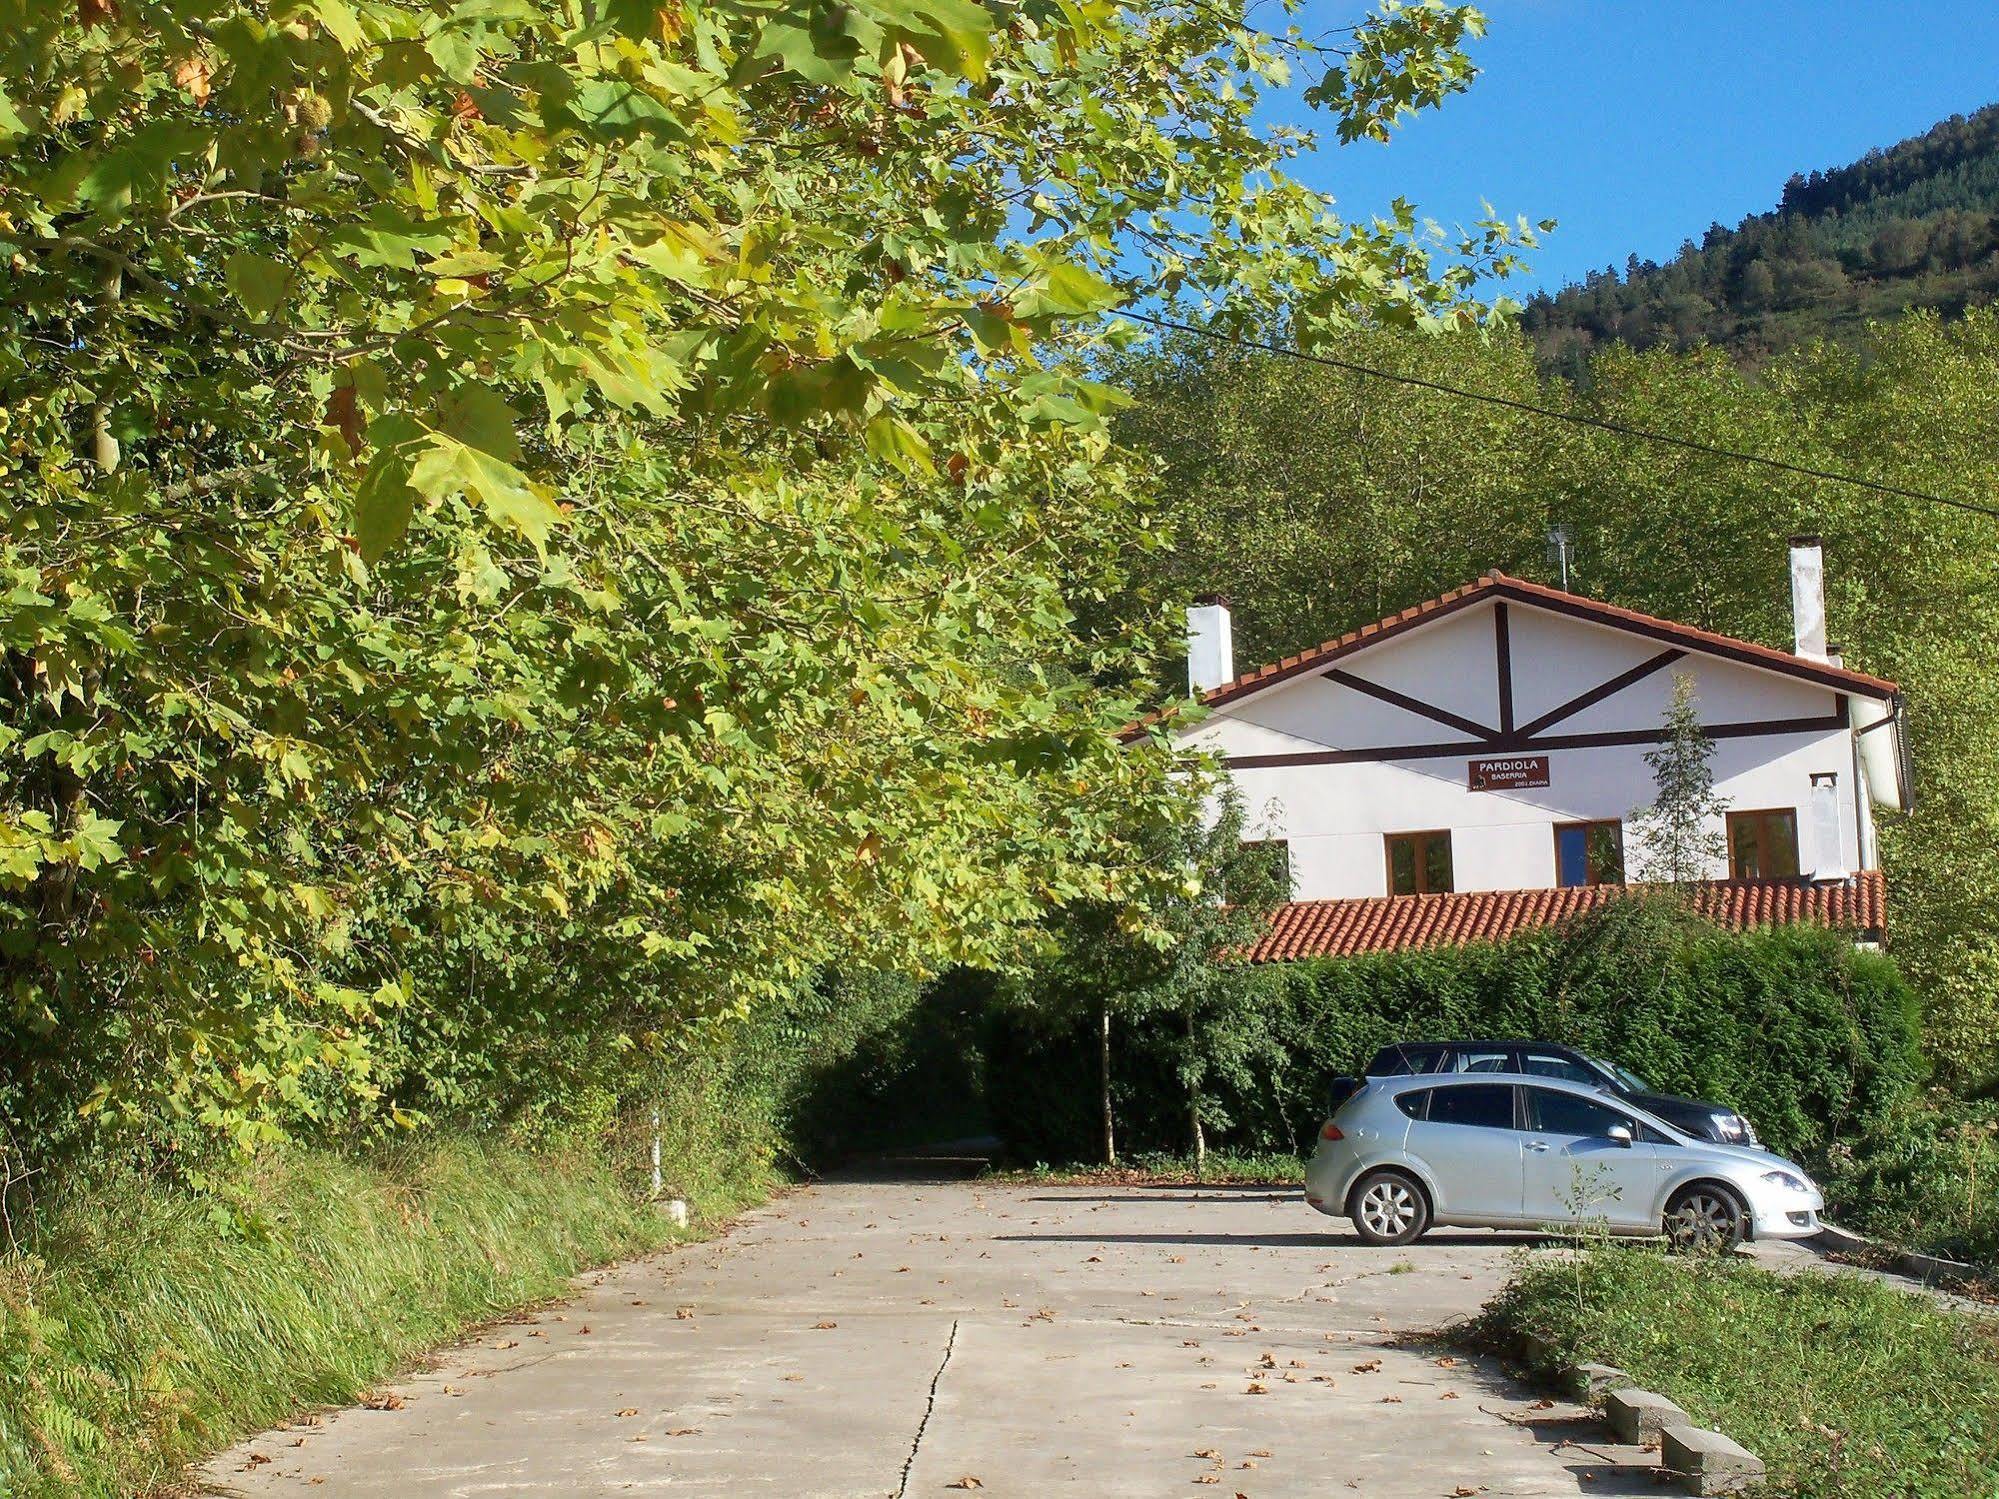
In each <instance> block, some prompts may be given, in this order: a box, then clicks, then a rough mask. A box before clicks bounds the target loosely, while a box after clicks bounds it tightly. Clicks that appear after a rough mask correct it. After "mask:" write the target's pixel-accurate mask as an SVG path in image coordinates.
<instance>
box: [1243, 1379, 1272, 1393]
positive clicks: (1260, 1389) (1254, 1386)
mask: <svg viewBox="0 0 1999 1499" xmlns="http://www.w3.org/2000/svg"><path fill="white" fill-rule="evenodd" d="M1269 1393H1270V1388H1269V1386H1267V1385H1266V1384H1264V1383H1263V1381H1262V1380H1260V1379H1252V1380H1251V1381H1250V1382H1249V1388H1248V1389H1246V1390H1244V1391H1243V1394H1245V1395H1268V1394H1269Z"/></svg>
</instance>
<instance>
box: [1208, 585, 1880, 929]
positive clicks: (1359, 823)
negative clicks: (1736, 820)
mask: <svg viewBox="0 0 1999 1499" xmlns="http://www.w3.org/2000/svg"><path fill="white" fill-rule="evenodd" d="M1509 631H1510V636H1511V645H1512V650H1511V655H1512V661H1513V677H1514V703H1515V721H1516V723H1525V722H1528V721H1530V720H1532V719H1533V718H1534V717H1536V716H1537V715H1539V714H1541V713H1544V712H1546V711H1548V710H1549V709H1551V708H1553V707H1555V706H1556V705H1558V704H1560V703H1562V702H1565V701H1567V700H1569V699H1570V698H1573V697H1574V696H1575V695H1577V694H1579V693H1581V692H1584V691H1586V690H1588V689H1589V688H1591V687H1593V686H1595V685H1597V684H1598V683H1600V682H1604V681H1607V680H1609V679H1610V678H1612V677H1615V676H1616V675H1617V674H1618V673H1619V672H1621V671H1624V670H1626V669H1628V668H1630V667H1632V666H1634V665H1636V664H1638V663H1640V662H1643V661H1645V660H1648V659H1650V658H1651V657H1654V656H1656V655H1657V654H1658V653H1659V652H1660V651H1661V650H1662V649H1664V646H1663V645H1662V644H1661V643H1660V642H1659V641H1656V640H1652V639H1648V638H1645V637H1642V636H1636V635H1632V634H1629V633H1626V632H1623V631H1619V630H1615V629H1611V628H1607V627H1605V626H1602V625H1598V624H1594V623H1587V622H1583V621H1578V620H1574V619H1571V618H1568V617H1566V616H1561V615H1556V614H1552V613H1544V612H1542V611H1539V610H1536V609H1533V608H1531V607H1529V606H1525V605H1522V604H1520V603H1518V602H1514V603H1512V604H1511V605H1510V606H1509ZM1492 639H1493V620H1492V611H1491V606H1490V605H1484V606H1480V607H1476V608H1472V609H1467V610H1464V611H1462V612H1460V613H1459V614H1457V615H1453V616H1450V617H1448V618H1446V619H1444V620H1442V621H1439V622H1437V623H1436V624H1434V625H1429V626H1425V627H1423V628H1421V629H1418V630H1415V631H1412V632H1410V633H1409V634H1408V635H1406V636H1403V637H1398V638H1395V639H1392V640H1389V641H1386V642H1384V643H1382V644H1381V645H1379V646H1376V647H1372V648H1370V649H1368V650H1365V651H1361V652H1358V653H1355V654H1353V655H1350V656H1348V657H1346V658H1345V659H1343V660H1342V661H1340V662H1339V663H1338V664H1339V665H1340V667H1341V668H1342V669H1344V670H1347V671H1350V672H1352V673H1353V674H1354V675H1356V676H1359V677H1362V678H1364V679H1366V680H1367V681H1370V682H1373V683H1377V684H1380V685H1383V686H1388V687H1392V688H1394V689H1396V690H1398V691H1401V692H1403V693H1406V694H1408V695H1409V696H1411V697H1415V698H1419V699H1422V700H1424V701H1426V702H1428V703H1431V704H1434V705H1436V706H1439V707H1443V708H1446V709H1448V710H1449V711H1451V712H1453V713H1456V714H1459V715H1461V716H1463V717H1466V718H1470V719H1472V720H1474V721H1476V722H1479V723H1482V724H1487V725H1492V726H1495V727H1496V726H1497V720H1498V693H1497V686H1496V672H1495V670H1494V651H1493V646H1492ZM1675 670H1686V671H1688V672H1689V673H1690V674H1691V675H1692V676H1693V678H1694V681H1695V684H1696V691H1697V693H1698V695H1699V709H1700V713H1701V717H1702V720H1703V722H1705V723H1708V724H1723V723H1736V722H1751V721H1756V722H1760V721H1765V720H1793V719H1806V718H1820V719H1823V718H1827V717H1830V716H1831V715H1833V714H1835V713H1836V712H1837V711H1838V697H1837V695H1836V694H1835V693H1834V692H1833V691H1832V690H1831V689H1829V688H1823V687H1818V686H1816V685H1813V684H1811V683H1806V682H1801V681H1798V680H1796V679H1793V678H1789V677H1785V676H1782V675H1780V674H1778V673H1775V672H1771V671H1767V670H1763V669H1760V668H1756V667H1752V666H1746V665H1742V664H1738V663H1736V662H1732V661H1728V660H1724V659H1720V658H1716V657H1691V656H1690V657H1688V658H1687V659H1685V660H1683V661H1682V662H1680V663H1678V664H1677V667H1676V668H1672V669H1667V670H1663V671H1658V672H1655V673H1654V674H1652V675H1651V676H1648V677H1646V678H1644V679H1642V680H1641V681H1639V682H1637V683H1635V684H1633V685H1632V686H1631V687H1630V688H1628V689H1626V690H1625V691H1623V692H1620V693H1618V694H1616V695H1615V696H1612V697H1610V698H1607V699H1606V700H1605V701H1603V702H1601V703H1598V704H1596V705H1595V706H1594V707H1592V708H1589V709H1586V710H1584V711H1583V712H1582V713H1579V714H1577V715H1575V716H1574V717H1572V718H1569V719H1565V720H1563V721H1562V722H1561V723H1559V724H1557V725H1555V726H1553V727H1551V728H1550V729H1548V730H1547V733H1548V734H1549V735H1551V736H1558V735H1569V734H1601V733H1616V732H1620V731H1632V730H1651V729H1656V728H1657V727H1658V726H1659V723H1660V716H1661V714H1662V712H1663V711H1664V709H1665V706H1666V704H1667V702H1668V700H1669V699H1670V697H1671V694H1672V687H1673V674H1674V671H1675ZM1188 739H1189V740H1190V742H1192V743H1196V744H1200V745H1202V746H1204V747H1210V748H1218V749H1220V750H1222V751H1223V752H1224V753H1225V754H1227V755H1229V756H1230V757H1232V758H1233V757H1241V756H1258V755H1273V754H1294V755H1295V754H1300V753H1307V754H1309V753H1315V752H1319V751H1324V750H1364V749H1369V748H1373V747H1407V746H1410V745H1414V744H1425V745H1447V746H1456V745H1459V744H1462V745H1463V747H1464V748H1463V752H1462V753H1458V752H1456V751H1455V750H1454V751H1453V752H1452V753H1448V754H1444V755H1439V756H1436V757H1430V758H1412V759H1395V760H1359V761H1353V762H1347V763H1336V764H1323V763H1322V764H1305V765H1279V766H1262V767H1240V768H1237V769H1236V770H1235V771H1234V772H1233V773H1234V776H1235V780H1236V782H1237V784H1238V785H1239V786H1240V788H1241V790H1242V794H1243V799H1244V804H1245V807H1246V808H1247V810H1248V812H1249V814H1250V821H1251V832H1252V834H1253V835H1254V836H1259V837H1272V838H1283V839H1285V840H1286V841H1287V842H1288V843H1289V844H1290V849H1291V868H1292V880H1293V887H1294V888H1293V895H1294V898H1296V899H1300V900H1313V899H1332V898H1339V897H1348V896H1365V895H1381V894H1385V893H1386V892H1387V861H1386V851H1385V847H1384V844H1383V838H1384V835H1386V834H1389V833H1401V832H1415V831H1422V830H1427V829H1432V828H1448V829H1450V830H1451V833H1452V863H1453V867H1454V881H1455V885H1456V888H1457V889H1459V890H1513V889H1538V888H1545V887H1548V886H1552V885H1553V884H1554V883H1555V882H1556V873H1555V840H1554V831H1553V830H1554V825H1555V824H1556V823H1562V822H1582V821H1597V820H1601V819H1611V818H1615V819H1619V820H1623V821H1625V822H1626V823H1627V828H1626V837H1625V864H1626V869H1627V871H1628V872H1630V873H1631V874H1632V875H1633V876H1634V877H1636V876H1637V875H1639V874H1641V873H1642V871H1643V867H1644V854H1645V851H1644V849H1643V848H1642V847H1640V846H1639V841H1638V839H1637V837H1636V835H1635V833H1634V832H1633V830H1632V829H1631V828H1630V827H1629V826H1628V824H1629V820H1630V817H1631V814H1632V812H1633V811H1634V810H1635V809H1637V808H1640V807H1643V806H1645V805H1647V804H1648V803H1650V802H1651V801H1652V799H1653V797H1654V795H1655V788H1654V785H1653V780H1652V775H1651V770H1650V767H1648V766H1647V765H1646V764H1645V760H1644V756H1645V753H1646V752H1647V750H1649V749H1651V748H1652V746H1651V745H1650V744H1633V745H1599V746H1591V747H1586V748H1573V749H1529V750H1522V751H1517V752H1516V751H1511V750H1504V751H1501V750H1492V749H1489V748H1482V747H1481V746H1480V745H1479V744H1478V742H1477V741H1476V740H1474V739H1472V738H1471V737H1470V736H1468V735H1466V734H1464V733H1462V732H1459V731H1457V730H1454V729H1452V728H1450V727H1447V726H1446V725H1444V724H1441V723H1437V722H1435V721H1433V720H1431V719H1429V718H1427V717H1424V716H1422V715H1419V714H1415V713H1411V712H1409V711H1407V710H1405V709H1402V708H1399V707H1396V706H1394V705H1391V704H1387V703H1383V702H1379V701H1378V700H1376V699H1374V698H1371V697H1368V696H1366V695H1365V694H1362V693H1359V692H1355V691H1353V690H1351V689H1348V688H1346V687H1342V686H1340V685H1338V684H1337V683H1334V682H1330V681H1328V680H1326V679H1325V678H1324V677H1323V676H1322V675H1321V673H1320V672H1319V671H1312V672H1309V673H1306V674H1303V675H1301V676H1299V677H1296V678H1293V679H1291V680H1290V681H1287V682H1283V683H1280V684H1278V685H1276V686H1274V687H1271V688H1268V689H1266V690H1264V691H1263V692H1260V693H1257V694H1254V695H1252V696H1249V697H1245V698H1243V699H1241V700H1239V701H1238V702H1236V703H1233V704H1227V705H1225V706H1223V707H1222V708H1220V709H1218V710H1217V711H1216V712H1215V713H1214V715H1213V716H1212V717H1210V718H1209V719H1208V720H1207V721H1206V722H1204V723H1203V724H1201V725H1199V726H1198V727H1197V728H1195V729H1194V730H1192V731H1190V733H1189V735H1188ZM1513 753H1524V754H1545V755H1546V756H1547V758H1548V762H1549V776H1548V779H1549V784H1548V786H1547V787H1546V788H1544V789H1535V790H1511V791H1472V790H1471V789H1470V788H1469V784H1468V774H1467V765H1468V762H1469V761H1470V760H1473V759H1487V758H1495V757H1498V756H1502V755H1510V754H1513ZM1712 764H1713V767H1714V775H1715V789H1716V792H1717V794H1718V795H1720V796H1721V797H1723V798H1724V799H1725V800H1726V801H1727V803H1728V804H1729V806H1730V808H1731V809H1733V810H1740V811H1748V810H1754V809H1762V808H1775V807H1788V808H1791V809H1793V810H1794V811H1795V812H1796V814H1797V819H1798V840H1799V850H1798V851H1799V862H1800V866H1801V869H1802V870H1803V872H1804V873H1807V874H1810V873H1812V872H1813V870H1814V867H1815V865H1817V863H1818V862H1819V861H1818V852H1819V851H1818V849H1817V847H1816V845H1815V841H1814V837H1813V830H1812V818H1811V810H1810V796H1811V784H1812V781H1811V778H1812V776H1813V775H1814V774H1829V775H1833V776H1836V777H1837V778H1838V780H1837V784H1838V788H1839V795H1838V805H1839V812H1840V818H1839V845H1840V847H1839V857H1838V864H1839V865H1840V867H1841V868H1843V869H1845V870H1851V869H1857V868H1860V867H1861V844H1860V837H1859V826H1858V821H1859V814H1858V813H1857V811H1856V808H1855V804H1854V791H1855V787H1854V776H1855V770H1854V764H1853V754H1852V748H1851V742H1850V738H1849V735H1848V733H1847V731H1846V730H1844V729H1835V730H1814V731H1809V732H1791V733H1782V734H1766V735H1759V736H1755V737H1743V738H1725V739H1718V740H1717V741H1715V755H1714V759H1713V761H1712ZM1722 830H1723V826H1722V819H1720V818H1717V819H1716V820H1715V832H1716V834H1717V836H1718V837H1719V835H1720V834H1721V832H1722ZM1712 873H1713V875H1715V876H1716V877H1720V876H1723V875H1725V874H1726V873H1727V867H1726V860H1725V858H1717V859H1716V861H1715V863H1714V867H1713V870H1712Z"/></svg>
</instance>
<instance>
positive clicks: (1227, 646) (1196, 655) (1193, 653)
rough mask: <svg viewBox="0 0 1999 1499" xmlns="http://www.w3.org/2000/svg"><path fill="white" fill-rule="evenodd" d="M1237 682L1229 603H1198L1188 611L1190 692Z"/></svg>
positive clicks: (1208, 601)
mask: <svg viewBox="0 0 1999 1499" xmlns="http://www.w3.org/2000/svg"><path fill="white" fill-rule="evenodd" d="M1234 680H1235V632H1234V630H1233V629H1232V628H1231V626H1230V624H1229V606H1228V600H1226V599H1220V598H1204V599H1196V600H1195V601H1194V603H1193V604H1192V605H1191V606H1190V607H1189V608H1188V610H1187V690H1188V691H1189V692H1190V693H1192V694H1193V695H1194V696H1196V697H1199V696H1200V695H1201V694H1202V693H1204V692H1207V691H1210V690H1212V689H1213V688H1216V687H1219V686H1221V685H1222V684H1223V683H1224V682H1232V681H1234Z"/></svg>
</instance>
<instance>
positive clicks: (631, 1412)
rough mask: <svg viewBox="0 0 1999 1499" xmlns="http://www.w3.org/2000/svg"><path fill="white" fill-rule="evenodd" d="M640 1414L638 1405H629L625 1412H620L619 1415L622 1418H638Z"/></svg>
mask: <svg viewBox="0 0 1999 1499" xmlns="http://www.w3.org/2000/svg"><path fill="white" fill-rule="evenodd" d="M638 1413H639V1408H638V1407H637V1406H636V1405H628V1406H626V1407H625V1408H624V1409H623V1410H621V1411H619V1412H618V1414H619V1415H621V1416H636V1415H637V1414H638Z"/></svg>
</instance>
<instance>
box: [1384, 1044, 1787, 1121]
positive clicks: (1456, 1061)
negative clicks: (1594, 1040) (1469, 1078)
mask: <svg viewBox="0 0 1999 1499" xmlns="http://www.w3.org/2000/svg"><path fill="white" fill-rule="evenodd" d="M1425 1072H1511V1073H1522V1074H1525V1075H1526V1076H1528V1077H1554V1078H1560V1079H1562V1080H1563V1081H1564V1082H1571V1083H1582V1084H1584V1085H1585V1086H1588V1087H1592V1088H1602V1089H1603V1090H1604V1091H1605V1092H1607V1093H1610V1094H1613V1095H1615V1096H1616V1097H1618V1098H1621V1099H1623V1100H1624V1101H1625V1102H1627V1103H1629V1104H1630V1105H1631V1106H1632V1107H1633V1108H1637V1109H1643V1110H1644V1111H1645V1112H1646V1113H1648V1114H1652V1115H1655V1116H1657V1117H1658V1118H1660V1119H1663V1120H1665V1121H1666V1123H1668V1124H1670V1125H1673V1126H1674V1127H1676V1128H1678V1129H1683V1130H1685V1131H1686V1132H1687V1133H1688V1134H1690V1135H1699V1136H1701V1137H1702V1138H1703V1139H1708V1140H1718V1141H1720V1142H1721V1143H1722V1144H1724V1145H1760V1144H1761V1143H1762V1142H1761V1141H1759V1140H1758V1139H1757V1138H1756V1131H1755V1130H1754V1129H1753V1128H1751V1127H1750V1123H1749V1121H1748V1120H1747V1119H1744V1118H1743V1117H1742V1116H1741V1115H1740V1114H1738V1113H1736V1112H1735V1110H1733V1109H1729V1108H1723V1107H1722V1106H1721V1105H1720V1104H1716V1103H1706V1102H1703V1101H1702V1100H1700V1099H1698V1098H1676V1097H1674V1096H1673V1095H1672V1094H1670V1093H1660V1092H1658V1091H1656V1090H1655V1089H1654V1088H1653V1087H1652V1086H1651V1084H1649V1083H1647V1082H1646V1081H1645V1079H1644V1078H1642V1077H1640V1076H1639V1075H1638V1074H1637V1073H1635V1072H1633V1071H1632V1070H1631V1069H1630V1068H1628V1067H1620V1066H1618V1065H1617V1063H1615V1062H1602V1061H1598V1060H1597V1059H1596V1058H1595V1057H1586V1056H1584V1055H1583V1054H1582V1053H1581V1052H1579V1051H1576V1050H1575V1049H1573V1048H1572V1047H1567V1046H1558V1045H1556V1044H1555V1043H1554V1042H1552V1041H1404V1042H1400V1043H1398V1044H1396V1045H1394V1046H1384V1047H1382V1048H1381V1050H1380V1051H1378V1052H1376V1053H1375V1054H1374V1060H1373V1061H1372V1062H1369V1063H1368V1064H1367V1075H1368V1076H1369V1077H1406V1076H1410V1075H1412V1074H1415V1073H1425Z"/></svg>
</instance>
